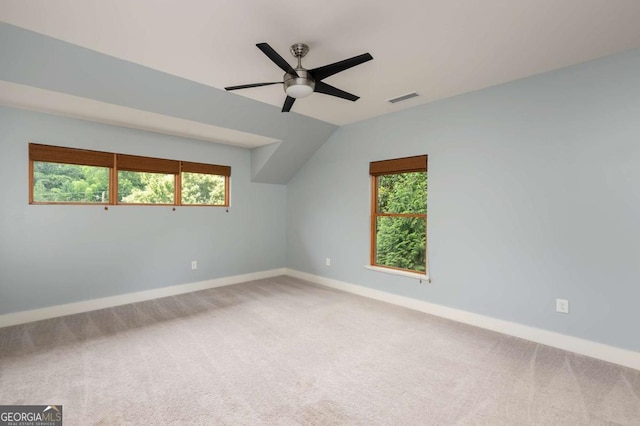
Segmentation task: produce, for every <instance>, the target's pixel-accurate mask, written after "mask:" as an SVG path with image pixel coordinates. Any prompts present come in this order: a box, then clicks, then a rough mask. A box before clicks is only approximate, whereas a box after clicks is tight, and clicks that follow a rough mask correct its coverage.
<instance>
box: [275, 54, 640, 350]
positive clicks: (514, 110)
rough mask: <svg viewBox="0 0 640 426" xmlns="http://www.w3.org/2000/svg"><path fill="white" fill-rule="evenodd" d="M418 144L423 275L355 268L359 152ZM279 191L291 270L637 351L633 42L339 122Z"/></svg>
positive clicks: (398, 153) (375, 154) (360, 244)
mask: <svg viewBox="0 0 640 426" xmlns="http://www.w3.org/2000/svg"><path fill="white" fill-rule="evenodd" d="M419 154H428V155H429V212H428V216H429V231H428V234H429V253H430V259H431V275H432V277H433V283H432V284H424V283H423V284H420V283H419V282H418V281H417V280H412V279H409V278H404V277H394V276H391V275H388V274H381V273H378V272H372V271H369V270H365V269H364V268H363V266H364V265H366V264H368V256H369V202H370V200H369V176H368V164H369V162H370V161H373V160H383V159H388V158H396V157H404V156H410V155H419ZM287 202H288V213H287V216H288V222H287V265H288V267H290V268H294V269H297V270H300V271H304V272H308V273H313V274H318V275H322V276H325V277H330V278H334V279H338V280H342V281H346V282H350V283H354V284H359V285H362V286H366V287H371V288H374V289H379V290H383V291H387V292H390V293H395V294H400V295H404V296H409V297H413V298H416V299H420V300H425V301H429V302H432V303H437V304H442V305H446V306H450V307H454V308H458V309H462V310H466V311H470V312H475V313H479V314H483V315H487V316H491V317H495V318H500V319H504V320H509V321H514V322H517V323H521V324H526V325H530V326H534V327H540V328H544V329H547V330H552V331H557V332H560V333H564V334H568V335H572V336H577V337H582V338H586V339H589V340H593V341H597V342H602V343H605V344H610V345H614V346H618V347H622V348H627V349H632V350H640V328H639V327H638V324H640V309H639V308H638V303H639V302H640V51H631V52H627V53H624V54H619V55H616V56H611V57H608V58H604V59H600V60H596V61H592V62H589V63H586V64H582V65H578V66H574V67H570V68H566V69H562V70H559V71H555V72H551V73H546V74H543V75H539V76H536V77H532V78H528V79H524V80H520V81H516V82H513V83H510V84H505V85H502V86H499V87H494V88H490V89H486V90H482V91H478V92H475V93H471V94H466V95H463V96H458V97H455V98H452V99H448V100H444V101H440V102H436V103H433V104H429V105H425V106H422V107H418V108H414V109H410V110H406V111H403V112H399V113H396V114H391V115H386V116H382V117H379V118H376V119H372V120H369V121H366V122H360V123H356V124H353V125H349V126H344V127H342V128H340V129H339V130H338V131H337V132H336V133H335V134H334V135H333V136H332V137H331V138H330V139H329V140H328V141H327V142H326V143H325V144H324V145H323V146H322V148H320V149H319V150H318V151H317V152H316V154H315V155H314V156H313V157H312V158H311V160H309V161H308V162H307V163H306V164H305V166H304V167H303V168H302V169H301V170H300V171H299V172H298V174H297V175H296V176H295V177H294V178H293V179H292V180H291V182H290V183H289V185H288V190H287ZM325 257H330V258H331V259H332V265H331V267H326V266H324V258H325ZM556 298H566V299H568V300H569V302H570V309H571V312H570V314H568V315H563V314H559V313H556V312H555V299H556Z"/></svg>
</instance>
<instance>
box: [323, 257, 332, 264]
mask: <svg viewBox="0 0 640 426" xmlns="http://www.w3.org/2000/svg"><path fill="white" fill-rule="evenodd" d="M324 266H331V259H329V258H328V257H327V258H326V259H325V260H324Z"/></svg>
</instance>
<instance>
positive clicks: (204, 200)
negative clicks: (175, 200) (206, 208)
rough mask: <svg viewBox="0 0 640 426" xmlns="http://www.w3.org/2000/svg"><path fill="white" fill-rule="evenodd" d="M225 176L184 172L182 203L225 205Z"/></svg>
mask: <svg viewBox="0 0 640 426" xmlns="http://www.w3.org/2000/svg"><path fill="white" fill-rule="evenodd" d="M224 179H225V177H224V176H219V175H210V174H205V173H189V172H183V173H182V204H206V205H225V204H226V203H225V199H224Z"/></svg>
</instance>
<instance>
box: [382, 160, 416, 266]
mask: <svg viewBox="0 0 640 426" xmlns="http://www.w3.org/2000/svg"><path fill="white" fill-rule="evenodd" d="M369 174H370V175H371V195H372V197H371V265H373V266H380V267H384V268H391V269H400V270H405V271H410V272H418V273H421V274H424V273H426V272H427V271H426V269H427V267H426V265H427V261H426V254H427V156H426V155H421V156H417V157H407V158H398V159H394V160H386V161H375V162H372V163H371V164H370V166H369Z"/></svg>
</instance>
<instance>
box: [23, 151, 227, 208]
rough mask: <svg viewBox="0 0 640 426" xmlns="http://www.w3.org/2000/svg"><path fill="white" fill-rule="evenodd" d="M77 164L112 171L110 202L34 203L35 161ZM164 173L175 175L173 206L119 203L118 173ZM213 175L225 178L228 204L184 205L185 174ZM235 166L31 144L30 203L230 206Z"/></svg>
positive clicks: (58, 203)
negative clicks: (232, 170)
mask: <svg viewBox="0 0 640 426" xmlns="http://www.w3.org/2000/svg"><path fill="white" fill-rule="evenodd" d="M36 161H37V162H45V163H58V164H74V165H81V166H97V167H108V168H109V202H108V203H86V202H85V203H83V202H65V201H46V202H43V201H34V199H33V197H34V194H33V192H34V191H33V190H34V175H33V173H34V167H33V163H34V162H36ZM119 171H132V172H141V173H163V174H172V175H174V195H173V197H174V200H173V203H122V202H118V172H119ZM183 171H187V172H191V173H202V174H213V175H218V176H223V177H224V180H225V181H224V200H225V201H224V204H182V172H183ZM230 178H231V167H230V166H223V165H218V164H206V163H194V162H189V161H180V160H169V159H164V158H154V157H145V156H138V155H128V154H116V153H111V152H103V151H92V150H87V149H79V148H68V147H60V146H52V145H43V144H36V143H30V144H29V204H34V205H40V204H45V205H46V204H53V205H82V206H92V205H99V206H101V205H103V206H108V205H120V206H174V207H175V206H184V207H229V205H230V200H229V195H230V182H229V181H230Z"/></svg>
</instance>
